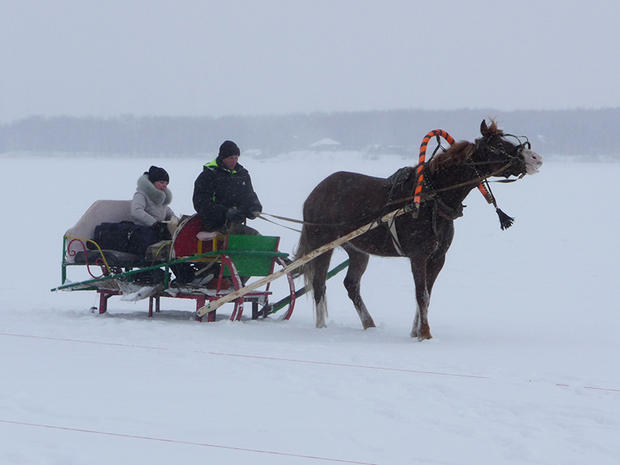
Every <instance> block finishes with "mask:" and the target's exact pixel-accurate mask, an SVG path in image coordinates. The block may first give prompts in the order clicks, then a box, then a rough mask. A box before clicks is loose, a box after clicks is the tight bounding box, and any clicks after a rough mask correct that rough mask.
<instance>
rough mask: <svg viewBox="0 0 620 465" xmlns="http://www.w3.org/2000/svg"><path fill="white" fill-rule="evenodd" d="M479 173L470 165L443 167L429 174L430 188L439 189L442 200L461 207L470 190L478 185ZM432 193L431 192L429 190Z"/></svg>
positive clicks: (452, 205) (455, 206)
mask: <svg viewBox="0 0 620 465" xmlns="http://www.w3.org/2000/svg"><path fill="white" fill-rule="evenodd" d="M477 177H478V176H477V173H476V172H475V170H473V169H471V168H470V167H467V166H463V165H459V166H453V167H450V168H445V169H442V170H441V171H439V172H437V173H435V174H432V175H430V176H427V179H428V181H429V184H430V185H431V186H430V190H431V191H433V190H438V191H441V192H438V193H437V195H438V196H439V197H440V198H441V200H442V201H443V202H444V203H445V204H447V205H449V206H451V207H453V208H457V207H459V206H460V205H461V204H462V203H463V201H464V200H465V197H467V195H468V194H469V192H470V191H471V190H472V189H473V188H474V187H476V182H475V180H476V178H477ZM429 193H430V192H429Z"/></svg>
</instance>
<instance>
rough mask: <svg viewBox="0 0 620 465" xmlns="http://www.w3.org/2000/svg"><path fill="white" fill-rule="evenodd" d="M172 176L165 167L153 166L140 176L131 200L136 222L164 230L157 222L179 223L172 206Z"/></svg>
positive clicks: (132, 212) (132, 213)
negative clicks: (169, 184) (170, 187)
mask: <svg viewBox="0 0 620 465" xmlns="http://www.w3.org/2000/svg"><path fill="white" fill-rule="evenodd" d="M169 182H170V177H169V176H168V173H167V172H166V170H165V169H163V168H159V167H158V166H151V167H150V168H149V170H148V171H146V172H145V173H144V174H143V175H142V176H140V177H139V178H138V183H137V188H136V193H135V194H134V195H133V199H132V200H131V218H132V219H133V221H134V223H136V224H140V225H143V226H151V227H153V228H154V229H159V230H160V231H164V230H165V229H166V228H165V227H163V225H162V226H160V225H156V224H157V223H162V222H171V223H173V224H177V223H178V221H179V220H178V218H177V216H176V215H175V214H174V212H173V211H172V209H171V208H170V206H169V205H170V202H172V192H170V189H168V183H169Z"/></svg>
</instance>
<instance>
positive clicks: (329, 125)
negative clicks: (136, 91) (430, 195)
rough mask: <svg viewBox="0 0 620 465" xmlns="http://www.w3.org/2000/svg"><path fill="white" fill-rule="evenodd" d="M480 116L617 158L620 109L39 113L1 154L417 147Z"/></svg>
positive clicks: (574, 150)
mask: <svg viewBox="0 0 620 465" xmlns="http://www.w3.org/2000/svg"><path fill="white" fill-rule="evenodd" d="M483 118H494V119H495V120H496V121H497V122H498V125H499V126H500V128H502V129H504V130H505V131H506V132H509V133H511V134H515V135H526V136H527V137H528V138H529V140H530V141H531V143H532V148H533V149H534V150H536V151H537V152H539V153H540V154H541V155H543V156H544V155H565V156H573V157H584V158H614V159H620V141H619V140H618V138H617V137H616V131H618V130H619V128H620V108H610V109H599V110H585V109H576V110H558V111H511V112H501V111H497V110H493V109H480V110H452V111H430V110H391V111H365V112H340V113H309V114H292V115H273V116H226V117H219V118H211V117H167V116H151V117H142V116H140V117H138V116H131V115H129V116H120V117H116V118H94V117H88V118H86V117H82V118H81V117H70V116H57V117H40V116H33V117H30V118H26V119H22V120H19V121H14V122H11V123H6V124H2V125H0V153H7V152H20V153H24V152H25V153H28V152H30V153H33V152H34V153H50V152H56V153H75V154H80V153H90V154H131V155H151V156H152V155H177V154H178V155H194V154H195V155H198V154H213V153H215V152H216V151H217V148H218V146H219V144H220V143H221V142H222V141H223V140H225V139H232V140H234V141H235V142H237V144H238V145H239V146H240V147H241V149H242V151H249V150H253V151H256V153H257V154H261V156H273V155H276V154H278V153H284V152H293V151H300V150H325V149H330V150H356V151H362V152H366V153H375V154H376V153H397V154H398V153H402V154H409V153H417V150H418V147H419V144H420V141H421V139H422V138H423V137H424V135H425V134H426V133H427V132H428V131H429V130H431V129H436V128H441V129H445V130H446V131H448V132H449V133H450V134H451V135H452V136H453V137H454V138H455V139H457V140H462V139H467V140H473V139H474V138H475V137H477V136H478V135H479V133H478V128H479V124H480V121H481V120H482V119H483Z"/></svg>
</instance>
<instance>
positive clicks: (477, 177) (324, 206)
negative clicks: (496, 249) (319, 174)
mask: <svg viewBox="0 0 620 465" xmlns="http://www.w3.org/2000/svg"><path fill="white" fill-rule="evenodd" d="M480 133H481V136H482V137H480V138H478V139H476V140H475V141H474V142H473V143H472V142H468V141H461V142H456V143H454V144H452V145H451V146H450V147H449V148H448V149H447V150H446V151H444V152H442V153H438V154H436V155H435V156H433V158H432V159H431V160H430V161H429V162H428V163H425V164H423V165H422V166H423V170H422V173H423V174H424V181H423V188H424V190H423V191H422V192H423V196H422V199H421V202H420V203H419V208H417V209H416V208H414V209H411V208H410V209H409V210H408V211H409V212H408V213H406V214H402V215H400V216H397V217H395V219H394V221H392V222H389V223H383V224H381V225H380V226H378V227H376V228H374V229H372V230H369V231H368V232H365V233H364V234H362V235H360V236H358V237H356V238H354V239H352V240H351V241H349V242H346V243H344V244H343V245H342V248H343V249H344V250H345V251H346V253H347V254H348V256H349V267H348V271H347V274H346V277H345V279H344V286H345V288H346V290H347V293H348V296H349V298H350V299H351V301H352V302H353V305H354V306H355V309H356V311H357V313H358V316H359V318H360V320H361V323H362V326H363V328H364V329H368V328H372V327H375V323H374V321H373V319H372V317H371V315H370V313H369V312H368V309H367V308H366V305H365V304H364V301H363V300H362V297H361V295H360V281H361V278H362V275H363V274H364V272H365V271H366V267H367V265H368V260H369V255H371V254H372V255H378V256H382V257H401V256H402V257H408V258H409V260H410V262H411V271H412V274H413V279H414V283H415V296H416V302H417V308H416V314H415V318H414V322H413V327H412V329H411V337H417V338H418V340H420V341H422V340H425V339H431V338H432V336H431V331H430V326H429V324H428V308H429V303H430V296H431V291H432V289H433V284H434V283H435V280H436V279H437V276H438V275H439V272H440V271H441V269H442V267H443V265H444V261H445V257H446V253H447V251H448V249H449V247H450V244H451V243H452V239H453V237H454V220H455V219H456V218H458V217H460V216H462V214H463V205H462V202H463V200H464V199H465V197H467V195H468V194H469V192H470V191H471V190H472V189H473V188H475V187H476V186H478V185H480V184H481V182H483V181H485V180H486V179H487V178H489V177H492V176H493V177H505V178H509V177H510V176H518V177H523V176H524V175H525V174H534V173H535V172H537V171H538V168H539V167H540V166H541V165H542V159H541V157H540V155H538V154H537V153H535V152H533V151H532V150H531V147H530V143H529V141H526V142H523V143H522V142H521V139H520V138H519V137H516V136H512V135H509V134H504V132H503V131H502V130H500V129H498V127H497V125H496V123H495V122H494V121H492V120H491V124H490V125H487V123H486V121H485V120H482V123H481V124H480ZM513 138H514V141H513ZM509 139H510V140H509ZM526 139H527V138H526ZM416 169H417V167H411V168H402V169H400V170H398V171H397V172H396V173H394V175H392V176H390V177H389V178H378V177H372V176H367V175H364V174H358V173H352V172H344V171H340V172H336V173H334V174H331V175H330V176H328V177H327V178H325V179H324V180H323V181H321V182H320V183H319V184H318V185H317V186H316V187H315V188H314V190H313V191H312V192H311V193H310V195H309V196H308V197H307V199H306V200H305V202H304V205H303V227H302V232H301V236H300V240H299V244H298V246H297V250H296V257H301V256H304V255H306V254H307V253H309V252H311V251H313V250H316V249H317V248H318V247H320V246H322V245H324V244H327V243H329V242H331V241H333V240H335V239H337V238H339V237H342V236H344V235H345V234H347V233H349V232H351V231H353V230H355V229H357V228H360V227H362V226H364V225H365V224H367V223H368V222H369V221H372V220H375V219H377V218H382V217H383V215H386V214H387V213H389V212H392V211H394V210H395V209H397V208H399V207H403V206H407V205H411V199H412V198H413V197H412V194H413V192H414V189H415V186H416V182H417V176H416ZM500 213H502V214H503V212H501V211H500V210H499V209H498V214H500ZM500 219H501V215H500ZM510 220H512V219H511V218H510ZM503 228H504V225H502V229H503ZM332 253H333V249H331V250H328V251H327V252H325V253H323V254H322V255H319V256H318V257H317V258H315V259H313V260H312V261H310V262H308V263H306V264H305V265H304V267H303V270H302V271H303V274H304V279H305V283H306V287H307V288H311V289H312V293H313V297H314V309H315V321H316V327H317V328H322V327H325V326H326V323H325V320H326V317H327V303H326V298H325V293H326V285H325V281H326V279H327V272H328V269H329V262H330V259H331V256H332Z"/></svg>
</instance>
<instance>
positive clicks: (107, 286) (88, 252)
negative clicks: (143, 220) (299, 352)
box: [52, 200, 295, 321]
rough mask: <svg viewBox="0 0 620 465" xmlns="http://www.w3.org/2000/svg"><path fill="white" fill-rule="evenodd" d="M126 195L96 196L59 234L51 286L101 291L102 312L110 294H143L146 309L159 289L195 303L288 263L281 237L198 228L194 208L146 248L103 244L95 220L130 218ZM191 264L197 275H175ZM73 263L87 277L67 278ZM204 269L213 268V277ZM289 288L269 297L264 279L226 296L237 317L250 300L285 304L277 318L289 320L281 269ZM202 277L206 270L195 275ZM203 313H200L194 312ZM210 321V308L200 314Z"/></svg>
mask: <svg viewBox="0 0 620 465" xmlns="http://www.w3.org/2000/svg"><path fill="white" fill-rule="evenodd" d="M130 220H131V217H130V201H128V200H127V201H125V200H98V201H96V202H94V203H93V204H92V205H91V207H90V208H89V209H88V210H87V211H86V212H85V213H84V215H82V217H81V218H80V219H79V220H78V222H77V223H76V224H75V225H74V226H73V227H72V228H70V229H69V230H68V231H67V232H66V233H65V234H64V236H63V256H62V263H61V285H60V286H58V287H56V288H54V289H52V291H60V290H63V291H96V292H97V293H98V294H99V307H98V310H99V313H100V314H103V313H106V312H107V303H108V300H109V299H110V297H112V296H118V295H121V296H123V298H124V299H125V300H141V299H146V298H148V299H149V310H148V316H149V317H152V316H153V313H154V312H159V311H160V299H161V298H162V297H167V298H176V299H193V300H195V302H196V309H197V310H198V309H200V308H203V307H205V306H206V305H208V303H210V302H212V301H217V300H219V299H221V298H222V297H225V296H228V295H229V294H231V293H234V292H236V291H239V290H241V289H242V288H243V286H244V285H245V284H246V282H247V281H251V280H252V278H256V277H259V278H260V277H264V276H268V275H271V274H273V273H274V270H275V269H276V267H278V268H284V267H285V266H286V264H285V262H284V258H286V257H287V256H288V254H287V253H283V252H279V251H278V246H279V242H280V238H279V237H276V236H245V235H244V236H242V235H228V236H223V235H220V234H219V233H211V232H206V231H202V225H201V222H200V218H199V217H198V216H197V215H194V216H191V217H187V218H184V219H183V220H182V221H181V222H180V223H179V226H178V227H177V229H176V231H175V233H174V234H173V237H172V240H171V241H163V242H161V243H157V244H154V245H152V246H150V247H149V249H147V252H146V254H145V255H144V256H141V255H135V254H131V253H127V252H123V251H117V250H107V249H104V248H102V247H101V246H100V245H99V244H97V242H96V241H95V240H94V232H95V227H96V226H97V225H99V224H101V223H104V222H111V223H115V222H121V221H130ZM183 266H191V268H192V270H193V271H194V272H195V275H196V279H195V280H194V282H192V283H178V284H177V282H176V280H173V279H172V274H173V273H172V272H173V271H175V270H178V269H179V267H183ZM74 268H78V269H80V270H81V274H82V276H84V270H85V271H86V272H87V273H88V275H89V276H90V278H89V279H85V280H80V281H77V282H71V281H70V280H69V279H68V274H69V270H73V269H74ZM208 275H213V277H212V279H209V278H208ZM286 277H287V280H288V287H289V295H288V296H287V297H286V298H285V299H282V300H280V301H279V302H278V305H271V304H270V302H269V298H270V296H271V294H272V292H271V290H270V283H266V285H265V286H261V287H260V288H257V289H253V290H252V292H248V293H245V294H244V295H243V296H240V297H237V298H235V299H234V300H232V302H231V303H233V305H234V307H233V311H232V313H231V315H230V319H231V320H241V317H242V314H243V311H244V304H248V303H249V304H250V305H251V307H252V318H253V319H257V318H260V317H267V316H269V315H271V314H275V313H276V312H278V311H279V310H281V309H282V308H284V307H287V309H286V310H285V311H284V312H280V313H279V314H278V316H279V318H281V319H284V320H288V319H289V318H290V317H291V315H292V313H293V309H294V306H295V286H294V282H293V279H292V277H291V275H290V274H289V273H287V274H286ZM201 278H204V279H202V280H201ZM196 318H197V319H198V320H201V317H200V316H197V317H196ZM206 319H207V321H215V319H216V314H215V312H210V313H208V314H207V315H206Z"/></svg>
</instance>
